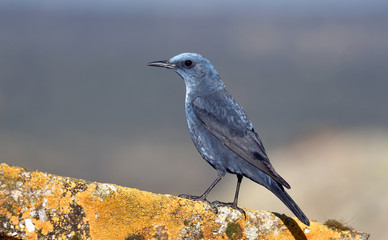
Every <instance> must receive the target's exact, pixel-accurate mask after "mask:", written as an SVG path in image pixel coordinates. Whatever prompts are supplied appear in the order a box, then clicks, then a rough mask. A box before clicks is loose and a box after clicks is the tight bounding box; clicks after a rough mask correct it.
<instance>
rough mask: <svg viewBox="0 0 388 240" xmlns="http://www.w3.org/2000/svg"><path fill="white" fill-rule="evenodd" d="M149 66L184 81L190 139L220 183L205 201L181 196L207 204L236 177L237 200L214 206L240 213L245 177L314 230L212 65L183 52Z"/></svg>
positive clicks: (198, 57) (213, 184)
mask: <svg viewBox="0 0 388 240" xmlns="http://www.w3.org/2000/svg"><path fill="white" fill-rule="evenodd" d="M148 66H154V67H164V68H168V69H172V70H174V71H175V72H176V73H178V74H179V75H180V76H181V77H182V78H183V80H184V82H185V85H186V103H185V108H186V117H187V124H188V127H189V131H190V135H191V138H192V140H193V142H194V145H195V147H196V148H197V150H198V151H199V153H200V154H201V156H202V157H203V159H205V160H206V161H207V162H208V163H209V164H210V165H211V166H212V167H213V168H214V169H216V170H217V172H218V178H217V179H216V180H215V181H214V182H213V183H212V184H211V185H210V187H209V188H208V189H207V190H206V191H205V192H204V193H203V194H202V195H201V196H192V195H180V196H181V197H185V198H189V199H193V200H202V201H207V199H206V197H207V195H208V194H209V192H210V191H211V190H212V189H213V188H214V186H215V185H216V184H217V183H218V182H219V181H221V179H222V178H223V177H224V176H225V173H226V172H228V173H232V174H236V175H237V187H236V192H235V197H234V201H233V203H222V202H219V201H215V202H213V203H211V204H212V205H217V206H218V205H226V206H231V207H233V208H236V209H239V210H240V211H242V210H241V209H240V208H238V207H237V201H238V193H239V190H240V184H241V181H242V178H243V177H247V178H249V179H251V180H252V181H254V182H256V183H258V184H260V185H263V186H264V187H266V188H267V189H268V190H270V191H271V192H272V193H274V194H275V195H276V196H277V197H278V198H279V199H280V200H281V201H282V202H283V203H284V204H285V205H286V206H287V207H288V208H289V209H290V210H291V211H292V212H293V213H294V214H295V215H296V216H297V217H298V218H299V220H300V221H302V222H303V223H304V224H306V225H310V221H309V219H308V218H307V217H306V216H305V215H304V213H303V212H302V210H301V209H300V208H299V207H298V205H297V204H296V203H295V202H294V200H292V198H291V197H290V195H288V193H287V192H286V191H285V190H284V187H285V188H288V189H289V188H290V185H289V184H288V183H287V182H286V181H285V180H284V179H283V178H282V177H281V176H280V175H279V174H278V173H277V172H276V171H275V169H274V168H273V166H272V164H271V163H270V161H269V159H268V157H267V153H266V151H265V149H264V146H263V143H262V142H261V140H260V138H259V135H258V134H257V133H256V132H255V130H254V129H253V126H252V123H251V122H250V121H249V119H248V117H247V115H246V114H245V112H244V110H243V108H242V107H241V106H240V105H239V104H238V103H237V102H236V101H235V100H234V98H233V97H232V96H231V95H230V94H229V93H228V92H227V91H226V88H225V85H224V83H223V82H222V81H221V78H220V77H219V75H218V73H217V71H216V70H215V68H214V67H213V65H212V64H211V63H210V62H209V60H207V59H206V58H204V57H202V56H201V55H199V54H196V53H182V54H179V55H177V56H175V57H173V58H171V59H170V60H164V61H154V62H150V63H149V64H148Z"/></svg>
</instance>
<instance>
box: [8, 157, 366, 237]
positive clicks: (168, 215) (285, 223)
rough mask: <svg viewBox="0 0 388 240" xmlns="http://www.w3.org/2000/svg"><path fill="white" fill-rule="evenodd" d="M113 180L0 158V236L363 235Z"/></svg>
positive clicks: (364, 234) (362, 235)
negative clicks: (91, 179) (213, 206)
mask: <svg viewBox="0 0 388 240" xmlns="http://www.w3.org/2000/svg"><path fill="white" fill-rule="evenodd" d="M218 210H219V211H218V213H217V214H216V213H215V212H214V211H213V209H211V208H210V207H209V206H208V205H207V204H205V203H202V202H198V201H190V200H187V199H183V198H179V197H175V196H170V195H161V194H153V193H149V192H145V191H140V190H137V189H133V188H125V187H120V186H117V185H114V184H104V183H96V182H87V181H84V180H78V179H72V178H67V177H59V176H55V175H51V174H47V173H42V172H37V171H29V170H26V169H23V168H20V167H13V166H8V165H6V164H1V165H0V238H1V237H3V238H6V239H123V240H124V239H126V240H135V239H368V237H369V235H368V234H366V233H359V232H356V231H353V230H348V231H340V230H335V229H332V228H329V227H327V226H325V225H323V224H321V223H317V222H315V221H312V222H311V226H309V227H307V226H305V225H304V224H303V223H301V222H300V221H299V220H297V219H296V218H290V217H287V216H285V215H280V214H276V213H271V212H266V211H247V212H246V218H245V217H244V215H243V214H241V212H239V211H237V210H233V209H230V208H227V207H221V208H219V209H218Z"/></svg>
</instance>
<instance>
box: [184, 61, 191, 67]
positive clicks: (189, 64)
mask: <svg viewBox="0 0 388 240" xmlns="http://www.w3.org/2000/svg"><path fill="white" fill-rule="evenodd" d="M183 64H184V65H185V67H187V68H190V67H192V66H193V61H191V60H186V61H184V62H183Z"/></svg>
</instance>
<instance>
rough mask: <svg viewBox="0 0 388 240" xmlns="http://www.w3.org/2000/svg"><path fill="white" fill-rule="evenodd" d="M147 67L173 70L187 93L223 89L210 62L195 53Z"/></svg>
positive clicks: (183, 54)
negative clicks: (181, 79) (182, 82)
mask: <svg viewBox="0 0 388 240" xmlns="http://www.w3.org/2000/svg"><path fill="white" fill-rule="evenodd" d="M148 66H153V67H164V68H168V69H172V70H174V71H175V72H176V73H178V74H179V75H180V76H181V77H182V78H183V80H184V81H185V84H186V89H187V90H188V91H192V90H199V88H200V90H201V91H209V90H217V89H220V88H223V87H224V84H223V83H222V81H221V79H220V77H219V76H218V73H217V71H216V69H215V68H214V67H213V65H212V64H211V63H210V61H209V60H207V59H206V58H204V57H202V56H201V55H199V54H197V53H181V54H179V55H177V56H175V57H173V58H171V59H169V60H163V61H154V62H150V63H148Z"/></svg>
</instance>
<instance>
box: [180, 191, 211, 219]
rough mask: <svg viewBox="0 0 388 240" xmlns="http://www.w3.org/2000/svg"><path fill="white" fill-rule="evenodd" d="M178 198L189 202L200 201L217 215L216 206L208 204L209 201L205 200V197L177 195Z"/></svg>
mask: <svg viewBox="0 0 388 240" xmlns="http://www.w3.org/2000/svg"><path fill="white" fill-rule="evenodd" d="M178 197H181V198H186V199H190V200H194V201H201V202H205V203H207V204H209V206H210V207H211V208H212V209H213V210H214V213H215V214H217V213H218V208H217V206H216V205H214V204H213V203H212V202H210V201H209V200H207V199H206V197H205V196H203V195H201V196H194V195H189V194H180V195H178Z"/></svg>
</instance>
